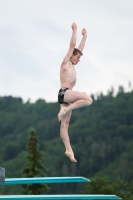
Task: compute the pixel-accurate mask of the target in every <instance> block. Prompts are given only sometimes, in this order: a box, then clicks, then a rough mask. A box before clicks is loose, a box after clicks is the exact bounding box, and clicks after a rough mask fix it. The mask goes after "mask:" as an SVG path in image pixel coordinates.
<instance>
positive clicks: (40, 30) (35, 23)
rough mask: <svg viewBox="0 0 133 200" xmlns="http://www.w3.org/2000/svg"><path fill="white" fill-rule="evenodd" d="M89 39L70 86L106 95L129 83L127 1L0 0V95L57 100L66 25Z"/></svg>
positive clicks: (131, 27) (131, 50)
mask: <svg viewBox="0 0 133 200" xmlns="http://www.w3.org/2000/svg"><path fill="white" fill-rule="evenodd" d="M73 22H76V24H77V27H78V30H77V46H78V44H79V42H80V40H81V38H82V35H81V31H82V28H86V29H87V32H88V37H87V41H86V45H85V48H84V51H83V54H84V55H83V57H82V58H81V61H80V63H79V64H78V65H76V66H75V68H76V70H77V84H76V86H75V88H74V89H75V90H79V91H81V92H85V93H87V94H88V95H90V94H97V93H100V92H101V91H102V92H103V93H104V94H106V93H107V91H108V90H109V89H110V88H111V87H114V89H115V91H118V87H119V85H122V86H124V87H125V89H126V90H128V83H129V81H131V83H133V1H132V0H0V96H7V95H12V96H14V97H21V98H22V99H23V100H24V101H27V100H28V99H31V102H35V101H36V100H37V99H40V98H42V99H45V100H46V101H47V102H56V101H57V93H58V90H59V88H60V80H59V72H60V64H61V62H62V59H63V58H64V56H65V54H66V53H67V50H68V47H69V43H70V38H71V33H72V29H71V24H72V23H73Z"/></svg>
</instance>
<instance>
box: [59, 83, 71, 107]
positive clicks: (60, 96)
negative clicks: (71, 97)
mask: <svg viewBox="0 0 133 200" xmlns="http://www.w3.org/2000/svg"><path fill="white" fill-rule="evenodd" d="M68 89H69V88H66V87H63V88H61V89H60V90H59V93H58V102H59V104H62V103H65V102H64V94H65V92H66V90H68Z"/></svg>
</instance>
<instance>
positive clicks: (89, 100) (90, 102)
mask: <svg viewBox="0 0 133 200" xmlns="http://www.w3.org/2000/svg"><path fill="white" fill-rule="evenodd" d="M86 103H87V105H88V106H89V105H91V104H92V103H93V100H92V98H91V97H88V99H87V100H86Z"/></svg>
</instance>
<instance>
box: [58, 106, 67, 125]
mask: <svg viewBox="0 0 133 200" xmlns="http://www.w3.org/2000/svg"><path fill="white" fill-rule="evenodd" d="M67 112H68V110H67V109H65V108H61V110H60V112H59V113H58V121H59V122H60V120H61V119H62V117H63V116H64V115H65V114H66V113H67Z"/></svg>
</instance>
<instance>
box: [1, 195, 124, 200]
mask: <svg viewBox="0 0 133 200" xmlns="http://www.w3.org/2000/svg"><path fill="white" fill-rule="evenodd" d="M55 199H56V200H69V199H75V200H78V199H79V200H82V199H90V200H92V199H95V200H96V199H100V200H120V199H121V198H120V197H117V196H115V195H78V194H77V195H70V194H69V195H5V196H3V195H1V196H0V200H55Z"/></svg>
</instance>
